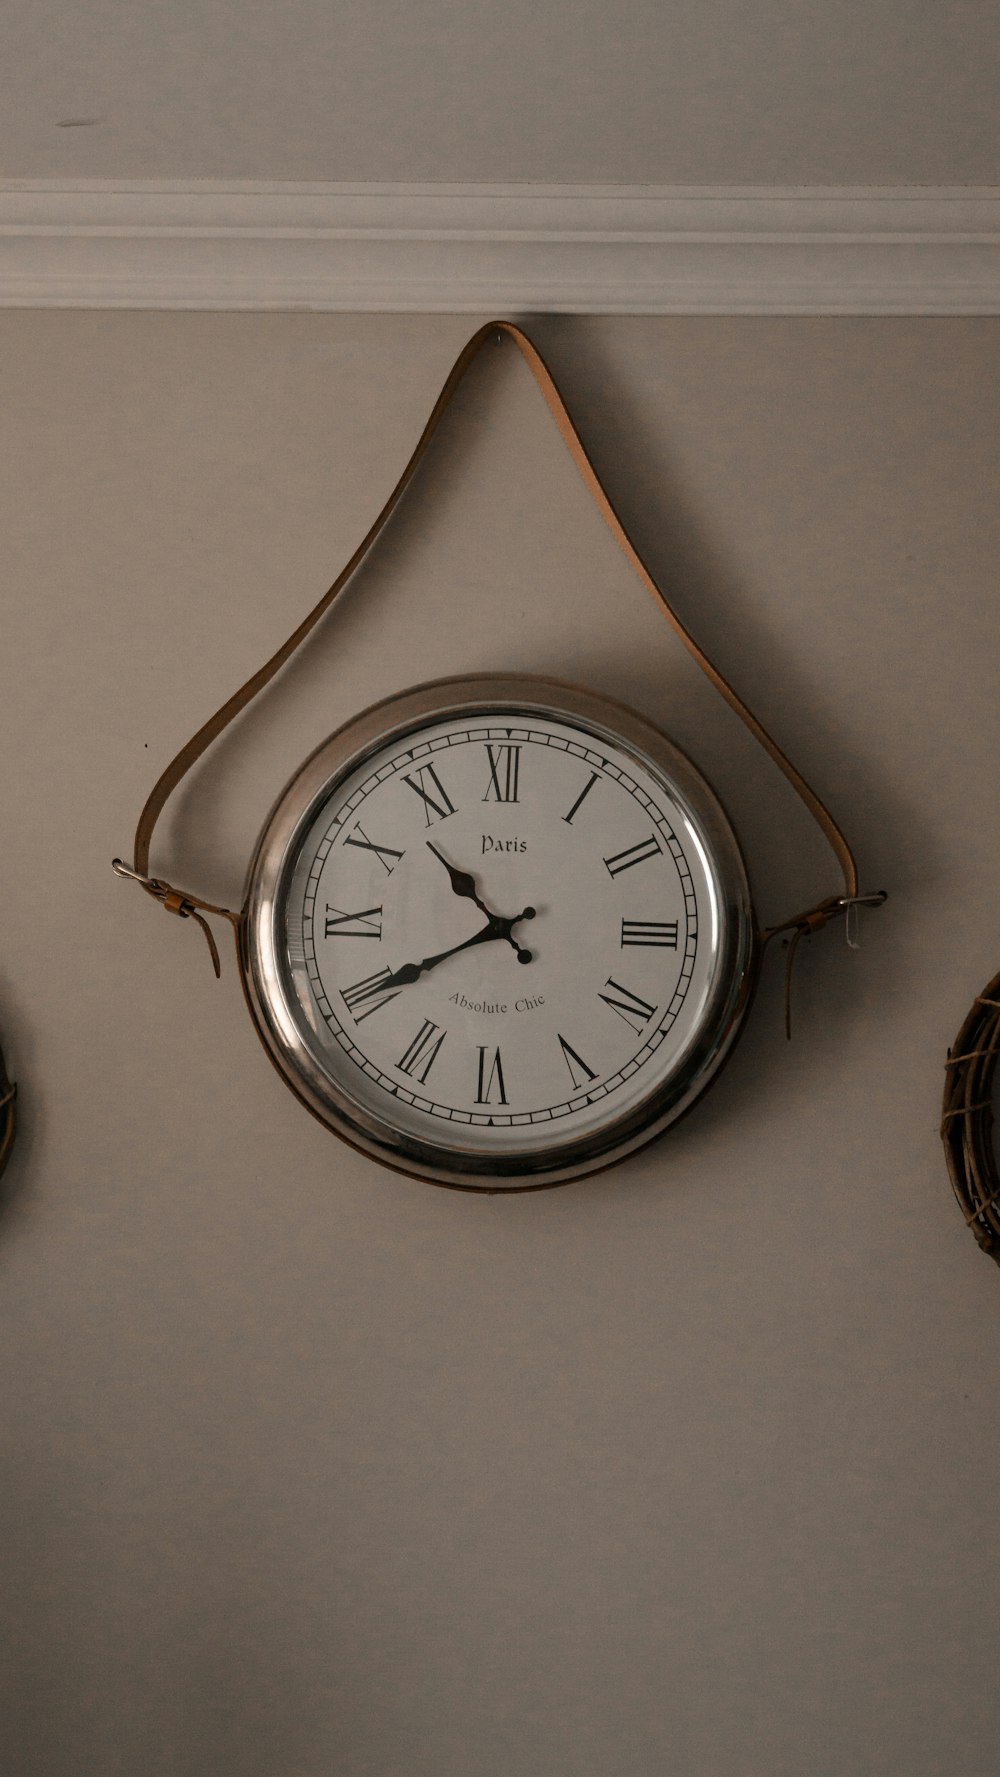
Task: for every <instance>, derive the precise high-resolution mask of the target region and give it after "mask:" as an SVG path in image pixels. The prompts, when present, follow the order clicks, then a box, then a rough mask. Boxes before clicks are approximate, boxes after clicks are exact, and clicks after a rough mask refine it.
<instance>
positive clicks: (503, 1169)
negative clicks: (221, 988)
mask: <svg viewBox="0 0 1000 1777" xmlns="http://www.w3.org/2000/svg"><path fill="white" fill-rule="evenodd" d="M510 713H516V714H517V715H518V716H520V715H523V716H525V717H532V716H534V717H550V718H552V719H554V720H556V721H560V722H563V723H567V724H569V725H570V726H574V727H578V728H580V729H581V731H582V732H584V733H585V734H587V735H590V736H594V737H599V738H603V739H604V740H606V741H607V742H609V743H611V744H614V745H615V746H617V747H619V748H620V749H621V750H622V751H623V752H625V753H626V754H628V755H629V756H631V757H632V758H634V759H635V760H636V762H637V763H640V764H642V765H643V766H644V767H645V768H646V769H647V770H651V771H652V772H653V774H654V776H658V777H660V778H661V779H663V780H664V782H665V786H666V788H667V790H668V792H669V794H670V795H671V796H672V797H673V798H674V800H675V801H676V802H677V803H678V805H679V806H680V807H681V808H682V810H683V811H684V813H685V814H686V815H687V817H688V819H689V820H690V821H691V824H692V826H693V828H694V830H695V832H696V833H697V835H698V837H699V839H700V841H701V844H702V846H703V848H704V852H705V855H706V857H707V859H708V861H709V865H710V869H711V874H712V876H713V878H714V886H715V889H716V894H717V904H718V905H717V910H718V922H719V943H718V948H717V951H716V957H715V965H714V968H713V972H712V977H711V983H710V987H709V992H708V996H707V999H706V1002H705V1005H704V1007H703V1010H702V1013H701V1017H700V1021H699V1025H698V1028H697V1031H696V1032H695V1033H694V1034H693V1036H692V1039H691V1040H690V1042H689V1043H688V1045H687V1047H686V1049H685V1050H684V1051H683V1052H682V1055H681V1057H680V1058H679V1061H678V1064H677V1065H676V1066H675V1067H674V1068H673V1069H672V1070H671V1073H670V1075H669V1076H668V1077H667V1078H666V1079H661V1080H660V1081H659V1083H658V1084H657V1085H655V1086H654V1087H652V1088H651V1090H650V1092H649V1094H648V1095H647V1096H646V1097H645V1098H644V1099H643V1100H642V1101H641V1102H640V1103H639V1104H638V1105H637V1106H634V1107H633V1109H632V1110H631V1111H630V1112H628V1113H627V1114H625V1115H623V1116H614V1117H609V1120H608V1122H607V1124H606V1125H605V1126H604V1127H603V1128H601V1129H599V1130H594V1131H590V1132H588V1133H587V1134H585V1135H582V1136H573V1137H570V1136H566V1137H564V1138H563V1139H562V1140H559V1141H554V1142H553V1143H552V1144H551V1146H549V1147H546V1148H542V1149H538V1148H535V1149H534V1150H533V1151H532V1152H530V1153H524V1154H523V1155H521V1156H517V1155H512V1154H509V1153H507V1154H504V1155H502V1156H500V1155H494V1156H491V1155H486V1154H483V1153H481V1152H472V1151H466V1150H464V1149H462V1148H444V1147H442V1146H440V1145H438V1144H436V1143H434V1142H433V1141H430V1140H427V1141H423V1140H420V1139H418V1138H417V1137H415V1136H414V1135H413V1134H411V1133H410V1132H409V1131H406V1132H404V1131H402V1130H400V1129H398V1128H396V1127H395V1126H394V1125H393V1124H392V1123H391V1122H390V1121H389V1119H388V1118H387V1117H379V1116H376V1115H375V1114H373V1112H372V1111H371V1110H370V1109H368V1108H367V1107H363V1106H361V1105H360V1104H358V1103H357V1102H355V1101H354V1100H353V1099H352V1098H351V1097H350V1096H349V1095H348V1094H347V1093H346V1092H345V1091H344V1090H343V1089H342V1087H341V1085H340V1083H339V1082H338V1081H336V1080H334V1079H332V1078H331V1077H330V1075H329V1074H328V1073H326V1072H325V1070H324V1069H323V1068H322V1067H321V1065H320V1064H319V1060H318V1058H317V1057H316V1055H315V1054H314V1052H313V1050H312V1049H311V1047H310V1046H309V1044H308V1042H307V1041H306V1039H305V1035H304V1031H303V1027H302V1015H301V1008H300V1006H299V1004H298V1001H297V998H296V996H295V994H294V991H293V989H292V985H291V981H290V976H289V970H288V965H287V962H286V960H285V958H284V956H283V951H282V942H283V938H282V930H281V923H282V913H283V907H284V900H285V896H286V894H287V890H288V885H289V882H290V879H291V876H292V872H293V870H294V867H295V862H296V858H297V855H298V851H299V848H300V845H301V843H302V840H303V838H304V836H305V834H306V833H307V831H308V829H309V827H310V826H311V824H312V823H313V821H314V819H315V818H316V815H317V813H318V811H319V809H320V807H321V806H322V804H323V803H324V802H325V801H326V800H327V798H328V797H329V796H330V795H331V793H332V792H333V790H334V788H335V786H336V784H337V782H338V781H340V780H342V779H345V778H346V777H347V776H348V775H349V774H351V773H352V772H354V771H355V770H357V769H358V767H359V766H361V765H363V764H364V762H365V761H366V759H368V758H369V757H370V756H371V755H372V754H374V753H375V752H377V751H380V750H381V749H382V748H383V747H386V746H388V745H392V744H394V743H396V742H399V741H401V740H402V739H404V737H405V736H407V735H408V734H411V733H413V732H414V731H415V730H417V729H420V728H421V727H423V726H425V725H426V724H427V723H429V722H431V721H450V720H453V719H461V718H464V717H469V718H472V719H485V718H489V717H491V716H498V715H500V714H503V715H508V714H510ZM756 931H757V928H756V922H755V920H754V915H753V906H752V900H751V894H750V885H749V881H748V877H747V871H746V866H745V863H744V860H743V855H742V852H741V850H740V847H739V843H738V841H737V839H736V836H735V833H734V832H733V829H732V826H731V824H730V822H729V820H728V818H727V816H726V814H725V812H724V810H723V808H722V806H721V804H720V802H719V799H718V797H717V796H716V794H715V792H714V790H712V789H711V787H710V786H709V785H708V783H707V782H706V781H705V779H704V777H703V776H702V775H701V773H700V772H699V771H698V770H697V768H696V767H695V766H694V765H693V764H692V763H691V761H690V759H688V757H687V755H686V754H685V753H683V752H682V751H681V750H680V748H679V747H677V746H676V745H675V744H674V742H673V741H671V740H669V739H668V738H667V736H666V735H665V734H663V733H662V732H661V730H660V729H658V728H657V727H655V725H654V724H653V723H651V722H650V721H648V720H647V718H646V717H644V716H641V715H639V714H638V713H637V712H636V711H635V710H632V709H630V708H628V707H627V706H626V705H624V704H621V703H618V702H616V701H615V700H613V699H612V698H609V697H606V696H604V695H603V694H601V693H597V692H593V691H588V690H584V689H582V688H580V687H578V686H575V685H570V684H565V683H563V682H561V681H559V680H555V679H549V678H542V677H533V676H528V675H521V674H519V675H516V676H515V675H507V674H503V675H501V674H493V673H488V674H477V675H475V676H462V677H459V678H448V679H437V680H433V681H431V682H428V683H426V684H422V685H418V686H415V687H413V688H412V689H410V690H408V691H404V692H400V693H397V694H395V695H394V696H392V697H389V698H386V699H384V700H383V701H381V702H379V703H377V704H374V705H372V706H371V707H370V708H369V709H367V710H364V711H363V712H362V713H361V714H360V715H358V716H355V717H353V718H352V719H351V720H350V721H349V722H347V723H345V724H344V726H343V727H341V728H339V729H338V730H337V731H336V733H334V734H332V735H331V736H330V737H329V739H327V740H325V741H324V742H323V743H322V745H320V746H319V747H317V749H316V751H315V752H314V753H313V754H312V755H311V756H310V757H309V758H308V759H307V760H306V761H305V763H304V764H303V765H302V766H301V767H300V769H299V770H298V771H297V772H296V774H295V776H294V777H293V778H292V779H291V781H290V783H289V784H288V785H287V786H286V788H285V789H284V791H283V792H282V794H281V796H280V797H279V799H278V801H277V803H276V804H275V807H274V809H273V810H272V812H271V814H270V815H269V817H268V819H267V821H266V822H265V824H264V827H263V830H262V832H261V835H260V838H259V840H258V842H257V846H256V849H255V852H254V856H253V859H252V861H251V864H250V868H249V872H248V876H247V892H246V896H245V900H244V906H243V911H242V914H241V916H240V963H241V973H242V979H243V986H244V991H245V994H246V998H247V1003H248V1005H249V1008H250V1012H251V1015H252V1017H253V1020H254V1024H255V1026H256V1028H257V1031H258V1034H259V1036H260V1037H261V1040H262V1041H263V1043H264V1046H265V1049H266V1050H267V1052H268V1054H269V1055H270V1057H271V1059H272V1061H273V1062H274V1063H275V1065H276V1067H277V1068H278V1070H279V1072H280V1073H281V1074H282V1075H283V1077H284V1078H285V1080H286V1083H287V1084H288V1085H289V1086H290V1087H291V1089H292V1091H293V1092H294V1093H295V1094H296V1096H297V1097H298V1098H299V1099H300V1100H301V1101H302V1103H303V1104H305V1105H306V1107H307V1108H308V1109H309V1110H311V1111H312V1112H313V1114H314V1115H315V1116H316V1117H318V1118H319V1120H320V1121H321V1122H323V1123H325V1124H326V1126H327V1127H328V1128H329V1129H331V1130H332V1131H333V1132H334V1133H335V1134H336V1135H339V1136H340V1137H341V1138H342V1139H343V1140H344V1141H346V1142H348V1143H349V1144H350V1145H351V1146H352V1147H354V1148H357V1149H359V1150H360V1151H361V1152H363V1153H365V1154H368V1155H370V1156H371V1157H372V1158H373V1159H375V1160H378V1161H380V1162H381V1163H382V1164H383V1165H385V1166H388V1167H390V1168H392V1169H393V1170H395V1171H399V1172H403V1173H406V1174H408V1175H409V1176H412V1177H416V1178H421V1179H426V1180H428V1181H429V1182H431V1183H433V1184H438V1185H450V1186H452V1187H456V1188H459V1189H465V1190H479V1191H493V1192H495V1191H502V1190H515V1191H516V1190H522V1191H523V1190H538V1189H541V1188H543V1187H544V1186H547V1185H556V1184H564V1183H568V1182H569V1181H570V1180H571V1179H574V1178H580V1177H583V1176H585V1175H586V1174H588V1173H591V1172H596V1171H600V1170H602V1169H603V1168H605V1167H608V1166H611V1165H613V1164H614V1163H615V1162H616V1161H618V1160H620V1159H623V1158H624V1157H625V1156H626V1155H628V1154H630V1153H634V1152H635V1151H636V1150H637V1149H639V1148H642V1147H644V1146H645V1145H646V1144H647V1143H648V1142H651V1141H653V1140H655V1138H656V1137H657V1136H658V1135H660V1134H662V1132H663V1131H664V1130H665V1129H666V1128H668V1127H669V1125H670V1124H672V1123H674V1122H676V1121H677V1119H678V1118H679V1117H681V1116H683V1115H684V1113H685V1112H686V1111H688V1110H689V1109H690V1108H691V1106H692V1105H693V1104H694V1102H695V1100H696V1099H697V1098H699V1097H700V1096H701V1094H702V1093H703V1092H704V1091H705V1089H706V1087H707V1086H708V1085H709V1084H710V1083H711V1081H712V1080H713V1079H714V1078H715V1076H716V1075H717V1073H718V1071H719V1069H720V1068H721V1066H722V1064H723V1062H724V1061H725V1060H726V1058H727V1056H728V1055H729V1053H730V1052H731V1050H732V1047H733V1044H734V1042H735V1040H736V1037H737V1035H738V1034H739V1031H740V1028H741V1026H742V1023H743V1020H744V1018H745V1016H746V1012H747V1009H748V1007H749V1003H750V999H751V997H752V993H753V987H754V983H755V978H756V967H757V960H758V946H757V939H756Z"/></svg>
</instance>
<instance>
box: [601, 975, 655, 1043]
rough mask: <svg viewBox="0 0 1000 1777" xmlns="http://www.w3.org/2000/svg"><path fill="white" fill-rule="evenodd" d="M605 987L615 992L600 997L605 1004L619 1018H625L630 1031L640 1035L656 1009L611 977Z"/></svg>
mask: <svg viewBox="0 0 1000 1777" xmlns="http://www.w3.org/2000/svg"><path fill="white" fill-rule="evenodd" d="M604 985H605V987H610V988H612V989H613V990H614V991H613V993H602V994H601V996H600V997H601V999H602V1000H603V1001H604V1004H605V1005H606V1006H610V1007H611V1010H612V1012H615V1013H617V1015H618V1017H619V1018H624V1020H625V1023H626V1024H627V1025H628V1027H629V1029H630V1030H634V1031H635V1033H636V1035H638V1034H639V1032H640V1031H641V1030H642V1028H643V1025H645V1024H648V1023H649V1020H650V1019H651V1018H652V1016H653V1013H654V1012H655V1011H656V1007H655V1006H650V1005H648V1004H647V1002H646V1001H645V1000H643V999H640V998H639V995H638V994H637V993H633V992H632V990H631V988H630V987H623V986H622V984H621V982H620V981H612V979H611V977H610V976H609V977H608V979H607V981H605V983H604ZM617 996H620V997H617Z"/></svg>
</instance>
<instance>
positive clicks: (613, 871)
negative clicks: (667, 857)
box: [604, 833, 661, 876]
mask: <svg viewBox="0 0 1000 1777" xmlns="http://www.w3.org/2000/svg"><path fill="white" fill-rule="evenodd" d="M660 849H661V847H660V842H659V840H658V839H657V837H656V834H655V833H651V834H650V835H649V838H648V839H640V841H639V843H638V845H630V846H629V848H628V850H627V851H617V852H615V855H614V857H613V858H605V860H604V862H605V864H606V866H607V869H608V872H609V874H610V875H611V876H620V875H621V873H622V871H623V870H631V868H632V865H633V864H643V863H645V861H646V859H647V858H655V857H656V855H657V853H658V852H659V851H660Z"/></svg>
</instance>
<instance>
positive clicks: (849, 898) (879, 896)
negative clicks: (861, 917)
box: [837, 889, 889, 950]
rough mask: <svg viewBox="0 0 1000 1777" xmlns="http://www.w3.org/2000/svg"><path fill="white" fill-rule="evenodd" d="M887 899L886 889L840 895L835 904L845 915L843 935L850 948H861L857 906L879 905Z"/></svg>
mask: <svg viewBox="0 0 1000 1777" xmlns="http://www.w3.org/2000/svg"><path fill="white" fill-rule="evenodd" d="M888 899H889V895H888V891H887V890H886V889H875V890H874V892H873V893H871V894H868V895H841V896H840V898H839V900H838V902H837V905H838V907H842V908H843V909H844V912H845V914H846V915H847V917H846V919H845V920H844V936H845V937H846V939H847V942H848V945H849V946H850V948H851V950H860V949H861V946H860V944H859V943H858V908H859V907H881V906H882V905H883V903H884V902H885V901H887V900H888Z"/></svg>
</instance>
